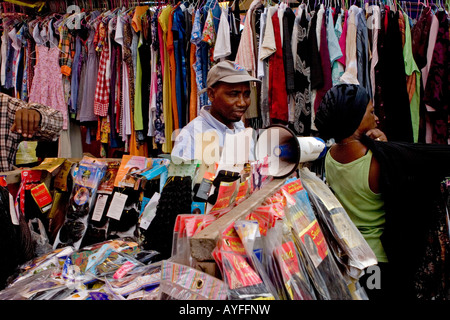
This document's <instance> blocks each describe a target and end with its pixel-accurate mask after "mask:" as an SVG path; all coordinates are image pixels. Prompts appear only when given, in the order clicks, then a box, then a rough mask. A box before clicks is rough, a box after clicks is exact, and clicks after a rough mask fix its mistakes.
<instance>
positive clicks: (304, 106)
mask: <svg viewBox="0 0 450 320" xmlns="http://www.w3.org/2000/svg"><path fill="white" fill-rule="evenodd" d="M296 23H298V24H299V25H298V28H299V29H298V33H297V48H296V49H297V50H296V54H297V57H296V59H295V66H294V67H295V78H296V79H297V81H298V86H299V88H298V91H297V92H296V94H295V116H294V131H295V132H296V133H297V134H299V135H305V136H308V135H309V134H310V132H311V79H310V74H311V72H310V59H309V54H308V50H307V49H308V48H309V44H308V19H307V17H306V11H305V10H303V11H302V15H301V18H300V20H297V19H296Z"/></svg>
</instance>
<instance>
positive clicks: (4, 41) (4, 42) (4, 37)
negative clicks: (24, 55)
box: [0, 32, 8, 86]
mask: <svg viewBox="0 0 450 320" xmlns="http://www.w3.org/2000/svg"><path fill="white" fill-rule="evenodd" d="M7 41H8V35H7V34H6V32H4V33H3V34H2V47H1V55H2V64H1V71H0V72H1V78H0V81H1V85H2V86H4V85H5V82H6V58H7V57H6V50H7V45H8V42H7Z"/></svg>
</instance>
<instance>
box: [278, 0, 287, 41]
mask: <svg viewBox="0 0 450 320" xmlns="http://www.w3.org/2000/svg"><path fill="white" fill-rule="evenodd" d="M286 8H287V4H286V3H284V2H281V3H280V5H279V7H278V22H279V24H280V38H281V46H283V16H284V11H285V10H286Z"/></svg>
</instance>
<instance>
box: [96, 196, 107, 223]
mask: <svg viewBox="0 0 450 320" xmlns="http://www.w3.org/2000/svg"><path fill="white" fill-rule="evenodd" d="M107 200H108V195H105V194H99V195H98V197H97V202H96V203H95V208H94V213H93V214H92V220H94V221H100V220H101V219H102V215H103V211H104V210H105V206H106V201H107Z"/></svg>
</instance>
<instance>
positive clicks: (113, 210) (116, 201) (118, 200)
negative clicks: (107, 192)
mask: <svg viewBox="0 0 450 320" xmlns="http://www.w3.org/2000/svg"><path fill="white" fill-rule="evenodd" d="M127 198H128V196H127V195H126V194H123V193H119V192H116V193H114V196H113V199H112V201H111V204H110V206H109V209H108V213H107V214H106V216H108V217H110V218H113V219H116V220H120V217H121V216H122V212H123V208H124V207H125V202H126V201H127Z"/></svg>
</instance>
